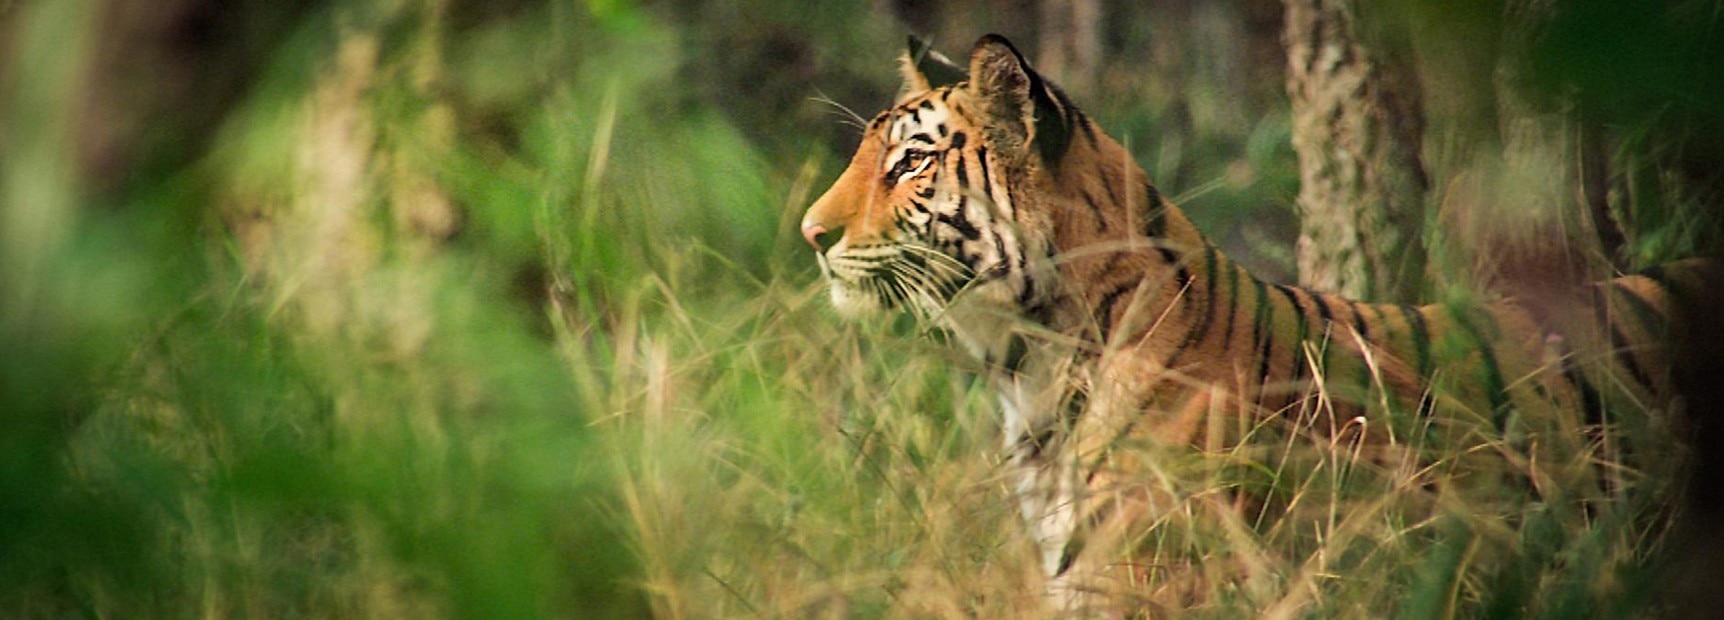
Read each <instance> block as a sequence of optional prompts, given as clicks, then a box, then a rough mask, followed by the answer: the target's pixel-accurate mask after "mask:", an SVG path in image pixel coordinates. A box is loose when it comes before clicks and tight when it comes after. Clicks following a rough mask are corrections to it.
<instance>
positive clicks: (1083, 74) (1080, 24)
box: [1036, 0, 1101, 97]
mask: <svg viewBox="0 0 1724 620" xmlns="http://www.w3.org/2000/svg"><path fill="white" fill-rule="evenodd" d="M1039 4H1040V5H1041V6H1040V14H1041V25H1040V31H1041V39H1040V41H1038V42H1037V45H1038V47H1039V49H1038V50H1037V51H1038V52H1039V53H1038V54H1037V57H1036V70H1037V71H1039V72H1041V73H1043V74H1045V75H1047V76H1049V77H1052V78H1053V80H1054V82H1055V83H1057V84H1059V85H1060V87H1061V88H1064V89H1065V90H1066V91H1068V92H1070V93H1072V94H1074V95H1077V96H1079V97H1083V96H1087V95H1089V94H1091V93H1092V92H1093V91H1094V88H1095V79H1096V73H1097V68H1098V67H1099V66H1100V64H1101V38H1100V27H1101V2H1100V1H1099V0H1041V1H1040V2H1039Z"/></svg>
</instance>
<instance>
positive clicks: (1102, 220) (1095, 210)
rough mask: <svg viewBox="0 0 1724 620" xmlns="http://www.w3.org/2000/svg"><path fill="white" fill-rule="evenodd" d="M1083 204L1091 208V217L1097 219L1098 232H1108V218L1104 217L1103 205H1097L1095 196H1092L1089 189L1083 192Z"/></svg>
mask: <svg viewBox="0 0 1724 620" xmlns="http://www.w3.org/2000/svg"><path fill="white" fill-rule="evenodd" d="M1083 203H1084V204H1085V205H1088V206H1089V213H1090V215H1092V216H1094V217H1095V227H1096V230H1100V231H1102V232H1106V231H1107V216H1105V215H1102V212H1101V205H1098V204H1096V202H1095V196H1091V195H1090V193H1089V190H1087V189H1086V190H1083Z"/></svg>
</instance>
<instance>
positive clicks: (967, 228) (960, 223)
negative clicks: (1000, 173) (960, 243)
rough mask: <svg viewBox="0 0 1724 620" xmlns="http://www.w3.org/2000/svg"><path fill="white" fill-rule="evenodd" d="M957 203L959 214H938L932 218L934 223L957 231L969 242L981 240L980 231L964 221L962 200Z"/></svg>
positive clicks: (968, 221) (967, 221) (966, 220)
mask: <svg viewBox="0 0 1724 620" xmlns="http://www.w3.org/2000/svg"><path fill="white" fill-rule="evenodd" d="M958 201H959V202H958V208H959V209H960V212H959V213H953V214H947V213H940V214H937V215H935V216H934V221H937V222H940V223H941V224H945V225H947V226H951V227H952V230H956V231H958V234H960V235H963V237H964V239H967V240H969V241H975V240H977V239H980V238H982V231H980V230H976V225H975V224H971V223H970V220H968V219H966V218H965V217H964V215H963V213H962V212H961V209H963V198H959V199H958ZM1002 258H1004V257H1002Z"/></svg>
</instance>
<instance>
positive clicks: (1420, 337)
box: [1397, 305, 1431, 379]
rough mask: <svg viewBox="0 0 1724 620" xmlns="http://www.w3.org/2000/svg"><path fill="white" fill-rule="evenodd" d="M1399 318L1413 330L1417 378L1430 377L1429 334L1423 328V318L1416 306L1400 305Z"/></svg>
mask: <svg viewBox="0 0 1724 620" xmlns="http://www.w3.org/2000/svg"><path fill="white" fill-rule="evenodd" d="M1397 307H1398V308H1400V309H1401V316H1402V317H1404V318H1405V319H1406V320H1407V327H1409V328H1411V329H1412V330H1413V334H1412V338H1413V350H1414V351H1416V352H1417V354H1418V358H1419V359H1418V362H1419V365H1418V371H1419V377H1420V378H1424V379H1429V378H1430V377H1431V333H1430V331H1428V330H1427V329H1426V327H1425V317H1424V315H1422V314H1419V308H1418V307H1417V306H1408V305H1401V306H1397Z"/></svg>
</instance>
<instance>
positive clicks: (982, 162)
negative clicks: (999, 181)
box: [976, 146, 1016, 208]
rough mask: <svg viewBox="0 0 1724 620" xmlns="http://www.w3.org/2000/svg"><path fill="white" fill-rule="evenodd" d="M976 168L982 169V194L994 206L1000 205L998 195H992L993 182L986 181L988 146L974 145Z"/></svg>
mask: <svg viewBox="0 0 1724 620" xmlns="http://www.w3.org/2000/svg"><path fill="white" fill-rule="evenodd" d="M976 168H979V169H980V170H981V171H982V194H983V195H985V196H987V197H988V200H989V201H990V202H992V203H994V204H993V206H994V207H998V206H1000V199H999V197H998V196H995V195H994V184H993V183H992V182H989V181H988V147H986V146H978V147H976ZM1014 208H1016V207H1014Z"/></svg>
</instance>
